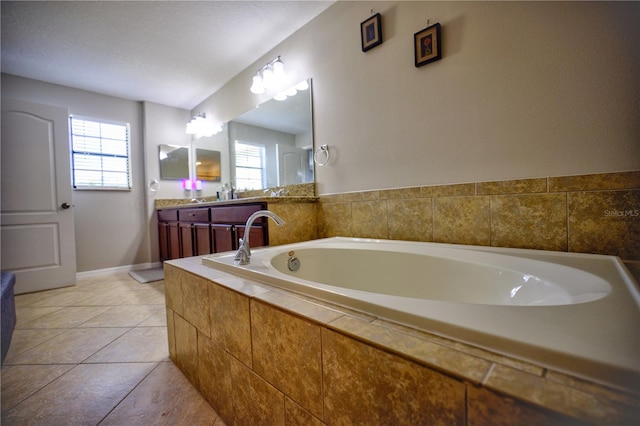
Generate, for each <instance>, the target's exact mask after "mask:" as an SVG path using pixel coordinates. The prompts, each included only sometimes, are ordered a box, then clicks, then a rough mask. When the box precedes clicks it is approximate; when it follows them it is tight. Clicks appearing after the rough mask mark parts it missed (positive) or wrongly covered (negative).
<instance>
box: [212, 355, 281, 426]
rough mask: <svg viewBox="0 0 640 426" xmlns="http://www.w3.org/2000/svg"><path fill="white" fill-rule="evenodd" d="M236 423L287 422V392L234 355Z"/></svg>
mask: <svg viewBox="0 0 640 426" xmlns="http://www.w3.org/2000/svg"><path fill="white" fill-rule="evenodd" d="M230 363H231V383H232V398H233V406H234V408H235V410H234V416H233V419H232V420H227V419H224V420H225V422H227V423H228V424H235V425H269V426H271V425H273V426H276V425H284V395H283V394H282V393H281V392H279V391H278V390H277V389H276V388H274V387H273V386H271V385H270V384H269V383H268V382H266V381H265V380H263V379H262V378H261V377H260V376H258V375H256V374H255V373H254V372H253V371H251V370H249V369H248V368H247V367H245V366H244V364H242V363H240V362H238V361H237V360H236V359H235V358H233V357H230Z"/></svg>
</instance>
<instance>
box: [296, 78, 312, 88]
mask: <svg viewBox="0 0 640 426" xmlns="http://www.w3.org/2000/svg"><path fill="white" fill-rule="evenodd" d="M308 88H309V83H307V80H302V81H301V82H300V83H298V84H297V85H296V89H298V90H307V89H308Z"/></svg>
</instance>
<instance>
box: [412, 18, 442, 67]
mask: <svg viewBox="0 0 640 426" xmlns="http://www.w3.org/2000/svg"><path fill="white" fill-rule="evenodd" d="M441 39H442V37H441V28H440V23H437V24H433V25H431V26H429V27H427V28H425V29H424V30H421V31H418V32H417V33H415V34H414V35H413V45H414V46H413V52H414V56H415V65H416V67H421V66H423V65H427V64H429V63H431V62H434V61H437V60H439V59H442V47H441V46H442V44H441Z"/></svg>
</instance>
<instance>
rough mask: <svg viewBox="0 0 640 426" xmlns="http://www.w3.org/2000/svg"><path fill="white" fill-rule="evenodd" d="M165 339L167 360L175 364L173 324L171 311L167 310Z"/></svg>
mask: <svg viewBox="0 0 640 426" xmlns="http://www.w3.org/2000/svg"><path fill="white" fill-rule="evenodd" d="M167 339H168V341H169V358H171V360H172V361H173V362H177V358H176V332H175V328H174V324H173V311H172V310H171V309H170V308H167Z"/></svg>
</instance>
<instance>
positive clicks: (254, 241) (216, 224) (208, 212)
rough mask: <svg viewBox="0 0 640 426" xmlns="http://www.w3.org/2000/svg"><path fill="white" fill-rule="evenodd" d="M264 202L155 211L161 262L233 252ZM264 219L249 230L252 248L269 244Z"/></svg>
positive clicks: (264, 206)
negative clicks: (248, 222)
mask: <svg viewBox="0 0 640 426" xmlns="http://www.w3.org/2000/svg"><path fill="white" fill-rule="evenodd" d="M266 209H267V205H266V203H249V204H236V205H223V206H213V207H189V208H182V209H181V208H176V209H166V210H158V235H159V242H160V260H162V261H164V260H169V259H177V258H181V257H190V256H200V255H205V254H210V253H220V252H224V251H231V250H236V249H237V248H238V246H239V242H238V241H239V239H240V238H242V237H243V236H244V232H245V229H244V228H245V224H246V221H247V219H248V218H249V216H251V215H252V214H253V213H255V212H257V211H259V210H266ZM268 236H269V235H268V227H267V218H265V217H261V218H258V219H256V220H255V221H254V222H253V226H252V227H251V235H250V244H251V247H260V246H264V245H268V244H269V240H268Z"/></svg>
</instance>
